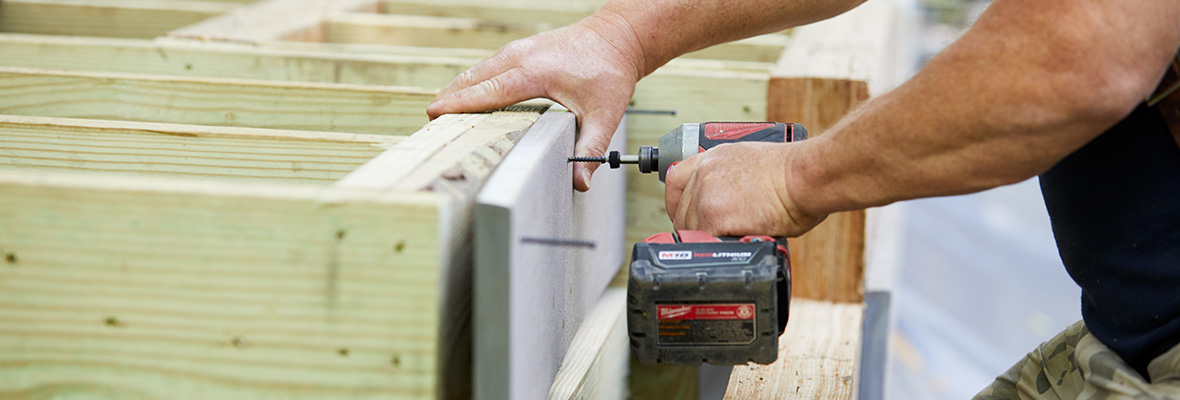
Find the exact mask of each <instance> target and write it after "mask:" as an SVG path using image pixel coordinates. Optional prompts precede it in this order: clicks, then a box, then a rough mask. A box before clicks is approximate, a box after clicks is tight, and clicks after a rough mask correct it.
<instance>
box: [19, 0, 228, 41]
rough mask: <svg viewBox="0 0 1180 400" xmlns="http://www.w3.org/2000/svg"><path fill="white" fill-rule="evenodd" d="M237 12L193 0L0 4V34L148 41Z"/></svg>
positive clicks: (39, 0) (69, 0)
mask: <svg viewBox="0 0 1180 400" xmlns="http://www.w3.org/2000/svg"><path fill="white" fill-rule="evenodd" d="M236 7H238V5H237V4H233V3H224V2H216V1H193V0H4V1H3V2H0V32H19V33H36V34H47V35H75V36H104V37H120V38H143V39H150V38H154V37H156V36H160V35H163V34H164V33H166V32H168V31H170V30H173V29H176V28H180V27H182V26H185V25H189V24H193V23H196V22H199V21H201V20H204V19H206V18H210V17H214V16H216V15H218V14H221V13H224V12H227V11H229V10H232V9H234V8H236Z"/></svg>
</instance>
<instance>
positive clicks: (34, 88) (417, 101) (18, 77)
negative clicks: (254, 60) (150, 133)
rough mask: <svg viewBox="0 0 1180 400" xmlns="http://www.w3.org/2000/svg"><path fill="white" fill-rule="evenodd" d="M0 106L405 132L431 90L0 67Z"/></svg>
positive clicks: (46, 112)
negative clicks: (2, 94) (1, 94)
mask: <svg viewBox="0 0 1180 400" xmlns="http://www.w3.org/2000/svg"><path fill="white" fill-rule="evenodd" d="M0 91H3V92H4V93H5V95H4V96H0V113H4V114H14V115H36V116H46V117H68V118H94V119H112V120H127V121H151V122H168V123H179V124H197V125H220V126H240V127H254V128H270V129H296V130H315V131H330V132H350V133H373V134H386V135H408V134H410V133H413V132H415V131H417V130H418V128H420V127H421V126H422V125H423V124H425V123H426V122H427V121H428V120H427V118H426V115H425V113H424V112H423V111H422V110H424V109H425V108H426V106H427V105H428V104H430V101H431V100H432V99H433V98H434V94H435V92H434V91H431V90H422V89H416V88H397V87H388V86H360V85H342V84H319V83H295V82H275V81H261V80H243V79H223V78H187V77H176V76H158V75H144V74H121V73H91V72H63V71H47V70H36V69H26V68H11V67H0Z"/></svg>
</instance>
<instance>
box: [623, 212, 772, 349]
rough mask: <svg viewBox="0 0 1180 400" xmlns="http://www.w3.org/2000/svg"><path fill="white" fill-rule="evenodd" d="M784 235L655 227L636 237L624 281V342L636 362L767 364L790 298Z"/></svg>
mask: <svg viewBox="0 0 1180 400" xmlns="http://www.w3.org/2000/svg"><path fill="white" fill-rule="evenodd" d="M790 279H791V278H790V257H789V252H788V250H787V244H786V240H785V239H781V238H778V239H776V238H772V237H769V236H745V237H740V238H738V237H715V236H712V235H709V234H707V233H705V232H700V231H679V232H675V233H671V232H670V233H661V234H658V235H655V236H652V237H650V238H648V239H647V240H645V241H643V242H640V243H636V244H635V248H634V251H633V252H632V256H631V271H630V280H629V281H628V283H627V329H628V334H629V336H630V338H631V350H632V352H633V353H634V354H635V356H636V357H637V358H638V360H639V362H641V363H643V364H670V365H699V364H701V363H709V364H715V365H739V364H746V363H748V362H755V363H759V364H769V363H772V362H774V360H775V359H777V358H778V339H779V335H781V334H782V332H783V329H784V328H786V325H787V316H788V311H789V308H790V307H789V306H790V298H791V289H790V288H791V281H790Z"/></svg>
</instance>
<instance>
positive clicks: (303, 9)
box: [168, 0, 377, 43]
mask: <svg viewBox="0 0 1180 400" xmlns="http://www.w3.org/2000/svg"><path fill="white" fill-rule="evenodd" d="M362 10H363V11H370V12H375V11H377V0H261V1H258V2H256V3H253V4H250V5H247V6H244V7H240V8H237V9H234V10H233V11H231V12H229V13H228V14H225V15H221V16H218V17H216V18H211V19H209V20H206V21H202V22H200V23H197V24H194V25H191V26H186V27H183V28H180V29H176V30H173V31H171V32H168V36H171V37H177V38H187V39H199V40H203V41H224V42H238V43H263V42H268V41H273V40H299V41H307V42H322V41H324V40H323V37H324V34H323V27H322V25H323V21H324V17H326V16H327V15H329V14H332V13H336V12H342V11H362Z"/></svg>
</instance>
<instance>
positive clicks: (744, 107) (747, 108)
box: [742, 106, 750, 113]
mask: <svg viewBox="0 0 1180 400" xmlns="http://www.w3.org/2000/svg"><path fill="white" fill-rule="evenodd" d="M742 111H743V112H747V113H749V112H750V106H742Z"/></svg>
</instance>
